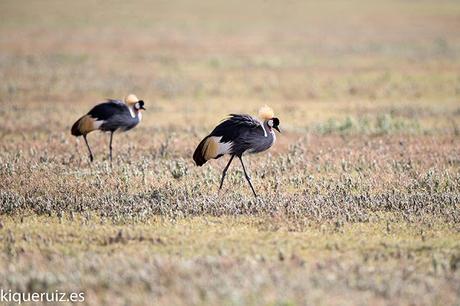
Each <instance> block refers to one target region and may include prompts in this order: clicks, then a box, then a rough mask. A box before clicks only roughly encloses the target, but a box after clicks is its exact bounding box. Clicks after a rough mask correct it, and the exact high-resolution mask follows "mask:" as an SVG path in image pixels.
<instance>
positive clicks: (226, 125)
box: [193, 107, 279, 197]
mask: <svg viewBox="0 0 460 306" xmlns="http://www.w3.org/2000/svg"><path fill="white" fill-rule="evenodd" d="M260 114H261V117H262V119H263V121H260V120H258V119H257V118H254V117H252V116H249V115H239V114H231V115H229V117H228V118H227V119H225V120H224V121H222V122H221V123H220V124H219V125H217V126H216V127H215V128H214V130H213V131H212V132H211V133H210V134H209V135H208V136H206V137H205V138H204V139H203V140H202V141H201V142H200V144H199V145H198V147H197V148H196V150H195V152H194V154H193V159H194V161H195V163H196V164H197V166H202V165H203V164H205V163H206V162H207V161H208V160H209V159H217V158H220V157H221V156H223V155H225V154H228V155H230V156H231V157H230V160H229V162H228V164H227V166H226V167H225V168H224V170H223V173H222V179H221V183H220V187H219V189H221V188H222V185H223V182H224V178H225V175H226V173H227V170H228V167H229V166H230V164H231V162H232V161H233V158H234V157H235V156H237V157H238V158H239V159H240V162H241V165H242V167H243V171H244V174H245V177H246V179H247V181H248V183H249V186H250V187H251V190H252V192H253V193H254V196H256V197H257V194H256V192H255V190H254V188H253V186H252V183H251V180H250V178H249V176H248V175H247V172H246V169H245V166H244V163H243V155H244V154H246V153H259V152H263V151H266V150H268V149H269V148H270V147H271V146H272V145H273V143H274V142H275V140H276V135H275V132H274V130H278V131H279V128H278V126H279V119H278V118H275V117H274V115H273V111H272V110H271V109H270V108H268V107H266V108H263V109H261V112H260Z"/></svg>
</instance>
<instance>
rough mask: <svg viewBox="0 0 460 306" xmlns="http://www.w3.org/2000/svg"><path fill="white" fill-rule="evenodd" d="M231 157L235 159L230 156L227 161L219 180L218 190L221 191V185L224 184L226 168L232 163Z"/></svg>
mask: <svg viewBox="0 0 460 306" xmlns="http://www.w3.org/2000/svg"><path fill="white" fill-rule="evenodd" d="M233 157H235V155H232V157H230V160H229V161H228V164H227V166H225V168H224V171H222V178H221V179H220V186H219V190H221V189H222V185H223V184H224V178H225V175H226V174H227V170H228V167H230V164H231V163H232V160H233Z"/></svg>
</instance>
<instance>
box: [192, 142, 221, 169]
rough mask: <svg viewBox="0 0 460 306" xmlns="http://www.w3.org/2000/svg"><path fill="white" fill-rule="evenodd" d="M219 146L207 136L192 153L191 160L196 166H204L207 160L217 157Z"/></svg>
mask: <svg viewBox="0 0 460 306" xmlns="http://www.w3.org/2000/svg"><path fill="white" fill-rule="evenodd" d="M218 149H219V144H218V143H217V142H216V140H215V139H214V137H212V136H207V137H206V138H204V139H203V140H202V141H201V142H200V144H199V145H198V147H197V148H196V150H195V153H193V160H194V161H195V163H196V165H197V166H202V165H204V164H205V163H206V162H207V161H208V160H210V159H212V158H216V157H217V152H218Z"/></svg>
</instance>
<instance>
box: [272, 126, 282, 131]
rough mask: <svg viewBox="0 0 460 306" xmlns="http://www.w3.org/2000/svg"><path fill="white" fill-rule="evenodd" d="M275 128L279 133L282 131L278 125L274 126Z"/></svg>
mask: <svg viewBox="0 0 460 306" xmlns="http://www.w3.org/2000/svg"><path fill="white" fill-rule="evenodd" d="M273 128H274V129H275V130H277V131H278V133H281V131H280V129H279V127H277V126H274V127H273Z"/></svg>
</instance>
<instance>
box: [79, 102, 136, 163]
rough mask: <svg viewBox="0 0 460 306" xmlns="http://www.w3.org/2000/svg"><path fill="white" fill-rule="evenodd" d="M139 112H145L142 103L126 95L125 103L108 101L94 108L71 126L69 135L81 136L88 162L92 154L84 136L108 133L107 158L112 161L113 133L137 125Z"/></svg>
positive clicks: (91, 159)
mask: <svg viewBox="0 0 460 306" xmlns="http://www.w3.org/2000/svg"><path fill="white" fill-rule="evenodd" d="M141 110H145V108H144V101H142V100H139V99H138V98H137V97H136V96H135V95H132V94H131V95H128V96H127V97H126V98H125V102H122V101H120V100H115V99H108V100H107V101H106V102H103V103H100V104H98V105H96V106H94V107H93V108H92V109H91V110H90V111H89V112H88V113H87V114H86V115H84V116H82V117H81V118H80V119H78V120H77V121H76V122H75V123H74V124H73V126H72V129H71V133H72V135H74V136H76V137H78V136H83V138H84V139H85V143H86V146H87V147H88V151H89V158H90V161H93V153H92V152H91V148H90V146H89V144H88V140H87V138H86V135H87V134H88V133H90V132H92V131H94V130H100V131H104V132H110V142H109V158H110V161H112V140H113V133H114V132H116V131H122V132H124V131H128V130H130V129H132V128H134V127H135V126H136V125H138V124H139V122H140V121H141V118H142V114H141V112H140V111H141Z"/></svg>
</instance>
